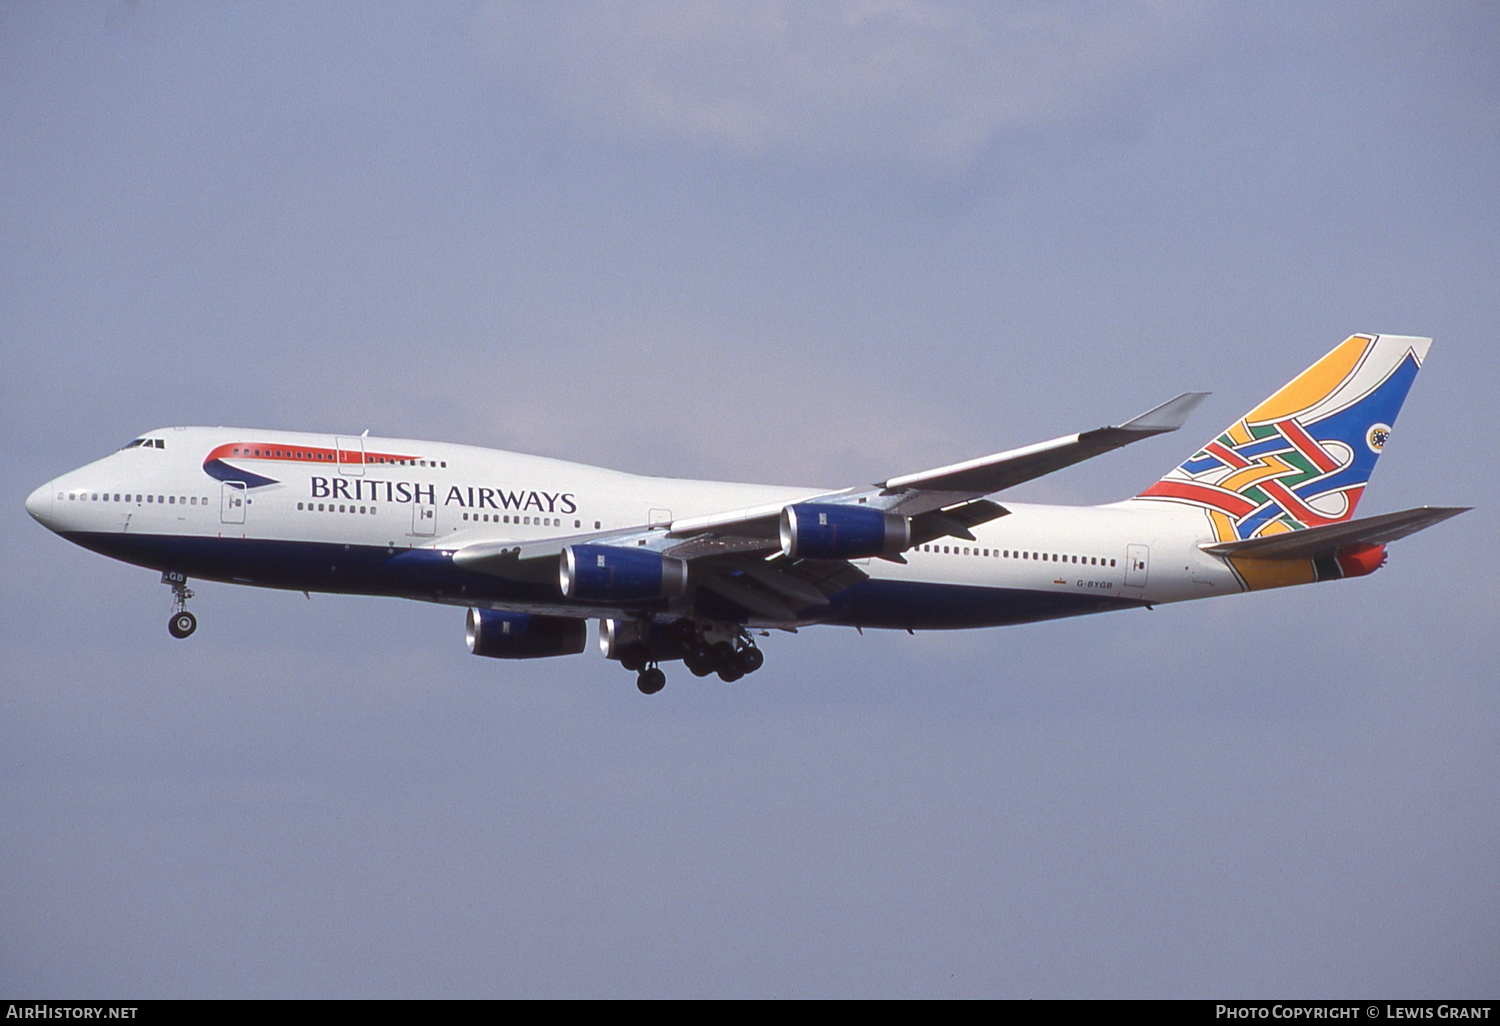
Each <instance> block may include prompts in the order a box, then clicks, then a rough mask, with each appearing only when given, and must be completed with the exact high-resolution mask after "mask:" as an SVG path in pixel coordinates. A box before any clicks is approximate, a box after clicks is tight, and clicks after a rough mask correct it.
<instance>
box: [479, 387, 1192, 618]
mask: <svg viewBox="0 0 1500 1026" xmlns="http://www.w3.org/2000/svg"><path fill="white" fill-rule="evenodd" d="M1207 395H1208V393H1206V392H1186V393H1184V394H1182V395H1180V396H1178V397H1177V398H1175V399H1172V400H1170V401H1169V402H1166V403H1163V404H1162V405H1160V406H1158V407H1156V408H1155V409H1152V410H1149V411H1148V412H1146V413H1143V414H1141V415H1140V416H1139V417H1135V418H1134V419H1132V420H1128V421H1126V422H1125V423H1123V424H1121V425H1119V426H1116V427H1102V428H1097V429H1095V430H1093V431H1085V432H1082V433H1080V434H1075V435H1067V436H1064V437H1062V438H1055V439H1052V440H1051V441H1048V442H1041V443H1039V444H1037V445H1029V446H1025V447H1023V448H1020V449H1011V450H1009V451H1007V452H1000V453H995V454H993V455H990V456H983V457H980V458H979V459H975V460H969V461H967V462H964V463H955V464H952V465H950V466H946V467H938V468H937V469H935V470H926V471H921V472H919V473H915V474H905V475H901V476H898V477H893V478H890V479H889V480H886V481H884V482H881V483H878V484H875V485H873V486H864V487H853V488H846V489H843V490H841V491H835V492H822V493H814V494H809V495H808V496H806V497H804V498H802V499H800V500H795V501H794V502H785V501H783V502H776V503H768V504H766V505H762V506H754V507H748V508H744V509H737V510H726V511H724V512H721V513H715V514H711V515H708V516H699V517H685V518H680V519H678V520H674V521H672V522H671V523H670V524H668V525H637V526H633V527H628V528H623V529H618V530H614V531H602V532H593V533H587V534H572V535H566V536H562V537H557V538H546V539H537V540H535V541H525V542H515V541H503V540H502V541H493V542H474V543H471V544H468V545H465V546H464V547H462V548H460V549H458V550H457V551H455V552H454V553H453V557H452V558H453V562H454V563H455V565H458V566H462V567H465V568H467V569H472V570H477V571H479V572H481V573H490V574H495V575H497V576H501V577H507V578H511V579H518V580H542V579H545V578H547V577H549V576H551V575H554V574H555V573H556V572H557V571H556V562H555V560H556V557H557V556H558V555H559V554H561V553H562V552H563V550H564V549H565V548H567V547H568V546H570V545H580V544H594V545H610V546H623V547H631V548H635V547H642V548H647V549H650V550H652V551H654V552H657V553H659V554H660V555H662V556H668V557H673V558H676V559H681V560H686V561H688V562H690V563H692V564H693V565H694V571H693V578H692V580H693V582H694V586H696V587H703V588H707V589H708V590H710V591H713V592H715V593H717V594H719V595H721V596H722V597H724V598H727V599H729V600H730V601H732V602H735V603H737V604H739V605H741V606H743V607H745V608H746V609H749V610H750V611H751V612H754V613H756V614H757V615H759V616H763V617H765V618H767V619H772V620H781V621H788V620H797V619H800V618H801V617H802V616H805V615H806V614H805V613H803V614H799V613H798V610H807V609H809V608H815V607H817V606H818V605H820V604H826V601H827V599H826V596H828V595H831V594H833V593H834V592H835V591H837V590H839V589H841V588H844V587H848V585H849V584H850V583H852V582H853V581H855V580H858V579H860V578H863V577H864V576H866V575H865V573H864V572H863V571H862V570H859V569H858V567H856V566H855V565H854V564H853V563H850V562H848V561H845V560H809V559H799V560H792V559H788V558H786V557H785V556H781V555H777V554H778V553H780V551H781V539H780V519H781V514H782V511H783V510H784V509H785V508H786V507H787V506H788V505H793V504H795V503H796V502H802V503H817V504H820V505H833V506H842V505H848V506H863V507H866V508H870V509H876V510H880V511H882V512H886V513H893V514H899V515H902V516H906V517H909V518H910V520H911V544H912V545H921V544H925V543H927V542H930V541H932V540H933V539H935V538H942V537H958V538H966V539H973V537H974V535H973V533H972V532H971V530H970V529H971V528H973V527H976V526H978V525H979V524H983V523H986V522H988V521H990V520H994V519H996V518H997V517H1002V516H1005V515H1006V513H1007V512H1008V511H1007V510H1006V509H1005V507H1004V506H1002V505H1000V504H999V503H996V502H993V501H991V500H989V499H987V498H985V496H987V495H990V494H992V493H994V492H998V491H1001V490H1003V489H1005V488H1010V487H1013V486H1015V485H1018V484H1021V483H1022V482H1025V481H1030V480H1033V479H1035V478H1038V477H1042V476H1043V475H1046V474H1050V473H1052V472H1053V471H1055V470H1061V469H1062V468H1064V467H1069V466H1072V465H1073V464H1075V463H1080V462H1082V461H1084V460H1086V459H1090V458H1092V457H1094V456H1098V455H1101V454H1103V453H1106V452H1109V451H1111V450H1113V449H1118V448H1120V447H1121V446H1125V445H1129V444H1131V443H1132V442H1138V441H1140V440H1142V439H1145V438H1150V437H1152V436H1154V435H1159V434H1163V433H1165V432H1169V431H1175V430H1177V429H1178V428H1179V427H1181V426H1182V424H1183V422H1184V421H1186V419H1187V417H1188V415H1189V414H1191V413H1192V412H1193V410H1195V409H1196V408H1197V407H1198V405H1199V404H1200V403H1201V402H1202V401H1203V400H1204V399H1205V398H1206V397H1207ZM878 558H883V559H890V560H893V561H896V562H905V560H904V559H903V558H902V557H901V556H900V555H891V556H882V557H878Z"/></svg>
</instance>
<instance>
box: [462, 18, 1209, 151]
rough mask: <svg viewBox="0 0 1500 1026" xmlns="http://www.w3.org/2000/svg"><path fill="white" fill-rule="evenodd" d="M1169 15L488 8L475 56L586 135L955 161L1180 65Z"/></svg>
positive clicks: (1177, 33) (1184, 34)
mask: <svg viewBox="0 0 1500 1026" xmlns="http://www.w3.org/2000/svg"><path fill="white" fill-rule="evenodd" d="M1205 20H1206V14H1205V9H1204V8H1203V7H1202V6H1201V5H1200V4H1198V3H1196V2H1192V0H1184V2H1176V3H1137V4H1128V5H1121V4H1095V3H1067V2H1063V3H1012V4H1004V5H1000V4H963V3H952V2H947V3H944V2H936V0H934V2H928V0H840V2H807V0H761V2H752V0H740V2H715V3H700V2H694V0H661V2H655V3H631V4H620V3H611V2H595V0H580V2H576V3H569V4H566V5H560V4H551V5H524V6H523V5H516V4H512V3H507V2H496V3H493V4H492V5H490V6H489V7H488V8H486V10H485V14H484V16H483V17H482V18H481V19H480V22H479V34H480V37H481V42H482V45H483V49H484V51H485V52H486V53H487V54H488V55H489V56H490V57H491V58H492V59H494V60H496V61H497V62H500V63H501V64H503V66H504V67H505V68H506V69H508V70H512V71H516V72H519V74H520V76H521V77H522V79H523V80H524V82H525V83H526V86H527V87H528V88H529V89H532V90H535V91H536V92H538V93H540V94H543V95H550V96H551V97H552V98H553V99H555V100H556V101H558V102H560V103H561V104H562V105H563V106H564V107H566V108H567V109H568V110H569V111H570V112H571V113H572V115H573V116H575V117H576V118H578V119H579V120H581V121H583V122H584V123H586V124H588V125H591V126H593V127H596V128H602V129H605V130H607V131H611V132H615V133H619V134H621V135H625V136H644V137H650V138H662V137H667V138H672V137H675V138H683V139H688V140H691V141H693V142H696V143H699V144H701V145H703V146H705V147H711V148H717V149H720V150H724V151H728V152H731V153H735V154H740V155H755V154H763V153H767V152H772V151H783V150H785V151H792V152H795V153H799V154H803V155H807V156H811V157H814V158H827V157H843V158H848V157H870V156H873V157H882V158H886V159H896V160H898V161H901V162H905V163H910V164H913V165H916V166H919V167H924V168H928V169H932V170H955V169H962V168H964V167H965V166H967V165H969V164H970V163H971V162H972V161H973V160H974V159H975V158H976V157H977V156H978V155H979V154H980V153H981V152H982V151H983V150H984V148H985V147H986V146H988V145H990V144H991V143H992V142H993V140H995V139H996V137H997V136H999V135H1000V134H1001V133H1003V132H1005V131H1007V130H1009V129H1013V128H1016V127H1025V126H1034V125H1038V124H1043V123H1047V122H1050V121H1054V120H1056V119H1059V118H1067V117H1069V116H1073V115H1075V114H1077V113H1079V112H1080V111H1084V110H1086V109H1087V108H1088V107H1089V106H1090V105H1091V104H1094V103H1097V102H1099V101H1101V100H1111V102H1112V97H1113V96H1115V95H1116V94H1117V93H1118V92H1119V91H1120V90H1121V89H1123V88H1125V87H1126V86H1128V85H1129V84H1130V83H1131V82H1132V81H1134V80H1136V79H1138V78H1140V77H1141V76H1144V75H1146V74H1148V73H1150V72H1151V71H1153V70H1155V69H1158V68H1162V67H1166V66H1169V65H1171V64H1172V63H1174V62H1175V61H1177V60H1179V59H1181V58H1182V57H1183V56H1184V55H1186V54H1188V53H1191V52H1193V51H1194V50H1195V49H1196V46H1195V45H1193V44H1194V43H1195V41H1196V40H1197V38H1198V37H1199V36H1200V34H1201V31H1202V28H1203V23H1204V22H1205Z"/></svg>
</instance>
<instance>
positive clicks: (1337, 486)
mask: <svg viewBox="0 0 1500 1026" xmlns="http://www.w3.org/2000/svg"><path fill="white" fill-rule="evenodd" d="M1431 344H1432V340H1431V339H1429V338H1414V337H1410V336H1405V335H1351V336H1350V337H1349V338H1347V339H1345V340H1344V342H1343V343H1342V344H1340V345H1339V346H1338V347H1337V348H1335V349H1334V350H1333V351H1332V352H1330V353H1329V354H1328V355H1327V356H1325V357H1323V358H1322V359H1321V360H1319V361H1318V362H1317V363H1315V364H1313V365H1312V366H1311V367H1309V368H1308V369H1307V370H1305V371H1303V372H1302V373H1301V374H1299V375H1298V376H1297V377H1295V378H1294V379H1292V381H1291V382H1290V383H1288V384H1287V385H1285V386H1283V387H1282V388H1281V389H1280V391H1278V392H1276V393H1275V394H1274V395H1272V396H1271V397H1270V398H1269V399H1266V400H1265V401H1264V402H1262V403H1261V404H1260V405H1259V406H1257V407H1255V408H1254V409H1253V410H1251V411H1250V412H1249V413H1247V414H1245V415H1244V416H1243V417H1241V418H1240V419H1239V420H1237V421H1235V422H1234V423H1233V424H1231V425H1230V426H1229V427H1228V429H1226V430H1225V431H1224V432H1223V433H1222V434H1221V435H1219V436H1218V437H1217V438H1215V439H1214V440H1212V441H1211V442H1209V443H1208V444H1207V445H1205V446H1203V448H1201V449H1199V450H1198V451H1197V452H1196V453H1194V454H1193V455H1192V456H1191V457H1190V458H1189V459H1187V460H1186V461H1184V462H1183V463H1182V464H1181V465H1180V466H1178V467H1177V468H1176V469H1175V470H1173V471H1172V472H1171V473H1169V474H1167V476H1166V477H1163V478H1162V479H1161V480H1160V481H1158V482H1156V484H1154V485H1152V486H1151V487H1150V488H1147V489H1146V490H1145V491H1144V492H1142V493H1141V494H1140V495H1139V496H1137V497H1136V501H1141V500H1148V501H1160V502H1172V503H1182V504H1186V505H1189V506H1197V507H1199V508H1201V509H1203V510H1204V511H1205V513H1206V515H1207V516H1208V519H1209V522H1210V523H1211V524H1212V526H1213V536H1214V539H1215V540H1216V542H1217V543H1219V544H1218V545H1217V548H1218V549H1222V550H1223V551H1222V552H1221V553H1220V554H1222V555H1225V556H1226V557H1228V558H1229V559H1230V561H1231V563H1232V564H1233V565H1234V567H1235V570H1236V571H1237V572H1238V573H1239V574H1240V576H1241V578H1242V579H1243V580H1244V582H1245V584H1246V586H1247V587H1249V588H1253V589H1258V588H1265V587H1276V586H1278V585H1282V584H1294V583H1302V582H1304V581H1307V580H1320V579H1322V577H1323V576H1324V575H1322V574H1320V573H1319V572H1318V569H1317V567H1316V566H1315V565H1314V561H1312V560H1306V559H1296V560H1289V559H1287V558H1285V556H1286V555H1290V551H1288V552H1287V553H1286V554H1284V555H1283V556H1282V558H1275V556H1274V553H1275V552H1276V551H1277V550H1276V549H1275V548H1273V547H1268V546H1262V545H1258V546H1244V545H1231V544H1225V543H1243V542H1248V541H1250V540H1252V539H1269V538H1273V537H1275V536H1277V535H1282V534H1287V533H1290V532H1295V531H1304V530H1308V529H1310V528H1326V527H1328V526H1329V525H1334V524H1342V523H1346V522H1348V521H1350V520H1351V519H1352V518H1353V516H1354V510H1355V508H1356V507H1357V506H1358V505H1359V500H1360V497H1361V496H1362V495H1363V494H1364V490H1365V485H1366V484H1367V483H1368V482H1369V480H1370V474H1371V472H1372V471H1373V470H1374V469H1375V462H1376V460H1378V459H1379V458H1380V453H1381V450H1382V449H1384V448H1385V444H1386V441H1387V440H1388V439H1389V438H1390V434H1391V428H1392V425H1394V424H1395V422H1396V415H1397V414H1398V413H1399V412H1400V410H1401V404H1402V403H1403V402H1404V401H1405V400H1406V394H1407V392H1408V391H1409V390H1410V389H1411V384H1412V381H1413V380H1415V378H1416V376H1417V371H1419V370H1420V369H1421V367H1422V360H1423V358H1424V357H1425V356H1426V355H1427V347H1428V346H1429V345H1431ZM1423 526H1426V525H1425V524H1424V525H1423ZM1320 533H1321V532H1320ZM1284 547H1285V546H1282V548H1284ZM1208 548H1209V551H1215V547H1214V546H1210V547H1208ZM1370 548H1374V547H1373V546H1370ZM1261 550H1264V551H1261ZM1381 558H1382V559H1383V554H1382V557H1381ZM1378 565H1379V561H1376V562H1374V563H1373V564H1371V565H1370V566H1369V567H1368V569H1364V570H1362V571H1360V572H1363V573H1369V572H1370V571H1371V570H1374V569H1375V568H1376V566H1378ZM1339 576H1355V574H1354V573H1343V574H1340V575H1339Z"/></svg>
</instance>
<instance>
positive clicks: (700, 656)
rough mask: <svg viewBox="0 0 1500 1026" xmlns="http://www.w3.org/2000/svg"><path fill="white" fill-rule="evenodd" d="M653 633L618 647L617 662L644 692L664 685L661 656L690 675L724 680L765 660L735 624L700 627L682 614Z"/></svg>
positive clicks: (735, 676)
mask: <svg viewBox="0 0 1500 1026" xmlns="http://www.w3.org/2000/svg"><path fill="white" fill-rule="evenodd" d="M654 633H655V632H654V631H653V632H648V635H647V637H645V638H638V639H636V640H634V641H631V642H629V643H627V644H626V645H625V646H624V647H623V648H622V649H621V650H620V665H621V666H623V667H625V669H627V670H634V671H636V681H635V686H636V687H637V688H639V689H640V692H641V694H643V695H654V694H656V693H657V692H658V691H660V690H661V689H662V688H664V687H666V686H667V675H666V673H665V672H663V671H662V669H661V667H660V665H659V663H660V661H661V660H663V659H681V660H682V661H683V664H684V665H685V666H687V668H688V671H689V672H690V673H692V674H693V676H695V677H707V676H708V675H709V674H711V673H717V674H718V675H719V679H720V680H722V681H725V682H730V681H736V680H739V679H740V678H741V677H743V676H745V675H746V674H747V673H754V672H755V671H756V670H758V669H760V668H761V667H762V666H764V665H765V662H766V657H765V655H764V654H762V653H761V650H760V649H759V648H757V647H756V645H755V642H754V641H753V640H752V639H751V637H750V635H749V633H748V632H746V631H745V630H744V629H743V628H740V627H738V626H734V627H718V626H714V625H701V626H700V625H699V624H696V623H694V622H693V621H692V620H690V619H687V618H686V617H684V618H682V619H680V620H674V621H672V622H671V623H670V624H667V625H665V627H664V628H662V629H661V631H660V633H659V634H657V635H656V636H655V637H652V636H651V634H654ZM648 639H649V640H648Z"/></svg>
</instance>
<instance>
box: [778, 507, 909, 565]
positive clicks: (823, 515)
mask: <svg viewBox="0 0 1500 1026" xmlns="http://www.w3.org/2000/svg"><path fill="white" fill-rule="evenodd" d="M910 547H911V521H910V520H908V519H907V518H906V517H903V516H900V515H898V514H895V513H886V512H885V511H883V510H878V509H870V508H869V507H867V506H827V505H822V504H819V503H811V502H803V503H798V504H797V505H795V506H788V507H787V508H786V509H784V510H782V511H781V551H782V552H784V553H786V554H787V555H788V556H789V557H791V558H792V559H867V558H869V557H870V556H894V555H897V554H898V553H901V552H905V551H906V550H907V549H908V548H910Z"/></svg>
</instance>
